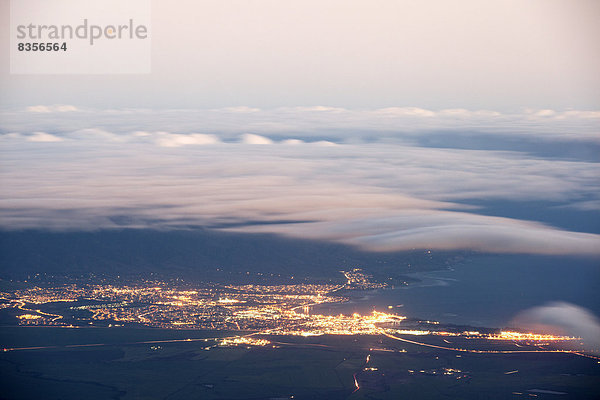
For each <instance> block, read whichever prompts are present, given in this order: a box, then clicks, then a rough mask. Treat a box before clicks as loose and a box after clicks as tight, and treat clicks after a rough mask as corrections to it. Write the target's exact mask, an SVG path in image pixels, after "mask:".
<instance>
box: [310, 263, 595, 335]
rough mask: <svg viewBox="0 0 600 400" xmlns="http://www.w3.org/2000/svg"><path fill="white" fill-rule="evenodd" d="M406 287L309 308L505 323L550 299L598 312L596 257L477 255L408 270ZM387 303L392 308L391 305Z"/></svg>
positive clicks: (453, 321)
mask: <svg viewBox="0 0 600 400" xmlns="http://www.w3.org/2000/svg"><path fill="white" fill-rule="evenodd" d="M408 276H410V277H411V278H416V279H418V280H419V281H418V282H415V283H411V284H409V285H408V286H405V287H397V288H393V289H378V290H372V291H367V292H360V293H357V294H356V295H355V296H352V297H351V300H350V301H349V302H347V303H344V304H340V305H334V306H322V307H319V308H315V309H314V312H326V313H340V312H341V313H348V312H360V313H364V312H370V311H371V310H373V309H375V310H378V311H393V312H396V313H398V314H401V315H405V316H408V317H414V318H421V319H428V320H436V321H440V322H443V323H451V324H466V325H471V326H485V327H498V328H502V327H507V326H510V321H511V320H512V318H513V317H514V316H515V315H516V314H517V313H519V312H520V311H523V310H525V309H527V308H531V307H535V306H540V305H543V304H546V303H549V302H553V301H563V302H568V303H572V304H575V305H577V306H580V307H584V308H586V309H588V310H590V311H591V312H592V313H594V314H595V315H597V316H598V315H600V260H598V259H595V260H593V259H592V260H591V259H582V258H567V257H541V256H518V255H510V256H506V255H476V256H472V257H470V258H469V259H468V260H466V261H465V262H463V263H461V264H460V265H456V266H453V267H451V268H450V269H447V270H442V271H432V272H420V273H414V274H409V275H408ZM390 306H391V308H390Z"/></svg>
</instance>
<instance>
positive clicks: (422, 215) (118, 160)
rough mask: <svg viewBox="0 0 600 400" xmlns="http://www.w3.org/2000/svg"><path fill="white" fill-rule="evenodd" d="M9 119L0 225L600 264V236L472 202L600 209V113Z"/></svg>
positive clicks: (221, 112) (16, 115)
mask: <svg viewBox="0 0 600 400" xmlns="http://www.w3.org/2000/svg"><path fill="white" fill-rule="evenodd" d="M0 121H1V122H0V152H1V154H0V185H1V186H2V191H1V193H0V228H2V229H24V228H42V229H56V230H64V229H72V230H78V229H83V230H90V229H104V228H123V227H131V228H156V229H182V228H189V227H194V226H202V227H209V228H214V229H223V230H235V231H242V232H267V233H276V234H282V235H287V236H291V237H299V238H308V239H318V240H330V241H335V242H342V243H347V244H352V245H356V246H359V247H361V248H364V249H368V250H375V251H387V250H407V249H414V248H420V249H471V250H477V251H486V252H501V253H532V254H582V255H595V256H597V255H599V254H600V235H597V234H594V233H586V232H575V231H566V230H564V229H560V228H557V227H554V226H549V225H546V224H543V223H540V222H534V221H529V220H527V219H526V218H525V219H516V218H507V217H497V216H489V215H482V213H480V212H477V211H478V209H477V207H476V206H475V205H474V204H475V203H476V202H480V201H495V200H502V201H511V202H517V203H518V202H528V201H550V202H553V203H555V204H558V206H559V207H564V208H565V209H578V210H592V211H598V210H600V190H599V189H600V182H599V179H598V177H599V176H600V164H599V163H598V160H597V159H595V156H594V155H595V154H596V151H595V150H596V149H600V135H599V132H598V128H599V126H600V124H599V123H600V112H597V111H576V110H568V111H561V112H558V111H553V110H523V111H521V112H519V113H513V114H503V113H500V112H495V111H485V110H484V111H470V110H462V109H454V110H439V111H432V110H424V109H421V108H415V107H405V108H385V109H378V110H347V109H341V108H333V107H295V108H278V109H270V110H261V109H256V108H250V107H234V108H225V109H215V110H189V109H186V110H147V109H119V110H98V109H81V108H78V107H75V106H70V105H54V106H48V105H38V106H31V107H27V108H21V109H17V108H13V109H4V110H2V111H1V113H0ZM461 143H462V144H463V145H461ZM464 143H470V145H468V146H464ZM473 143H475V144H476V145H473ZM538 149H541V150H539V151H538ZM582 149H583V150H582ZM586 149H588V150H590V151H589V152H587V153H586V151H585V150H586ZM542 150H543V151H542ZM470 202H473V204H470Z"/></svg>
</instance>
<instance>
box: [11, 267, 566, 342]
mask: <svg viewBox="0 0 600 400" xmlns="http://www.w3.org/2000/svg"><path fill="white" fill-rule="evenodd" d="M341 273H343V275H344V276H345V278H346V282H345V283H343V284H340V285H333V284H295V285H272V286H267V285H252V284H245V285H231V284H225V285H219V284H213V283H209V284H202V285H199V286H198V287H194V288H190V287H180V288H176V287H173V285H171V284H168V283H165V282H160V281H151V282H149V281H146V282H145V283H144V284H140V285H116V284H102V285H99V284H80V285H76V284H68V285H62V286H54V287H40V286H33V287H29V288H25V289H18V290H14V291H11V292H8V291H6V292H1V293H0V300H1V303H0V310H4V312H5V314H6V312H12V314H11V315H12V317H13V318H14V323H15V324H18V325H29V326H62V327H83V326H95V327H109V328H113V327H114V328H117V327H121V326H145V327H153V328H166V329H169V328H170V329H196V330H216V331H227V332H233V333H234V335H233V336H230V337H226V338H224V339H221V340H220V341H219V342H218V345H219V346H269V345H273V344H272V343H271V341H270V340H269V338H272V337H277V336H279V337H281V336H303V337H310V336H321V335H385V336H387V337H388V338H391V339H395V340H398V341H401V342H406V343H412V344H418V345H423V346H427V347H434V348H440V349H447V350H453V351H470V352H481V351H485V352H512V351H513V350H502V351H499V350H490V349H486V350H477V349H469V348H464V347H465V346H462V347H457V346H453V345H452V342H451V341H450V340H449V339H451V338H452V337H460V338H462V339H464V340H469V339H472V342H476V341H477V340H479V341H481V340H483V341H487V342H490V341H493V342H496V343H502V342H507V341H510V342H513V343H515V344H516V346H518V347H523V346H524V345H532V346H536V348H535V350H534V351H549V352H550V351H574V350H564V349H563V348H561V349H559V348H556V347H553V348H551V349H550V348H546V347H542V346H549V345H552V344H557V343H568V342H573V343H574V342H577V340H576V339H577V338H572V337H565V336H552V335H544V334H537V333H522V332H513V331H499V330H486V331H484V332H480V331H475V330H460V329H457V328H456V327H453V328H450V329H448V328H447V327H445V326H443V325H440V324H439V322H437V321H415V320H407V318H406V317H404V316H402V315H398V314H395V313H387V312H380V311H375V310H374V311H372V312H371V313H368V314H365V315H361V314H357V313H354V314H350V315H345V314H338V315H323V314H318V313H314V312H312V309H313V307H314V306H316V305H320V304H334V303H344V302H346V301H348V298H347V297H345V294H347V293H350V292H351V291H353V290H369V289H374V288H381V287H384V286H385V284H381V283H378V282H373V280H372V279H371V277H370V276H369V275H367V274H365V273H363V272H362V271H361V270H360V269H354V270H352V271H341ZM235 332H239V333H238V334H235ZM406 336H409V337H410V336H412V337H424V336H428V337H430V338H435V337H438V338H440V339H441V340H442V342H441V343H438V342H435V343H434V344H432V343H424V342H421V341H416V340H411V339H407V338H406ZM519 343H521V344H519ZM273 347H275V346H273ZM517 351H519V350H517Z"/></svg>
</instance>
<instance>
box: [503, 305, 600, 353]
mask: <svg viewBox="0 0 600 400" xmlns="http://www.w3.org/2000/svg"><path fill="white" fill-rule="evenodd" d="M511 326H514V327H519V328H522V329H527V330H530V331H532V332H536V333H545V334H554V335H567V336H573V337H580V338H582V339H583V342H584V344H585V346H586V348H587V349H588V350H595V351H599V350H600V321H599V320H598V318H597V317H596V316H595V315H594V314H592V313H591V312H590V311H589V310H587V309H585V308H583V307H579V306H577V305H575V304H571V303H566V302H552V303H548V304H545V305H543V306H539V307H534V308H530V309H528V310H525V311H523V312H521V313H519V314H518V315H517V316H516V317H515V318H514V320H513V321H512V323H511Z"/></svg>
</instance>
